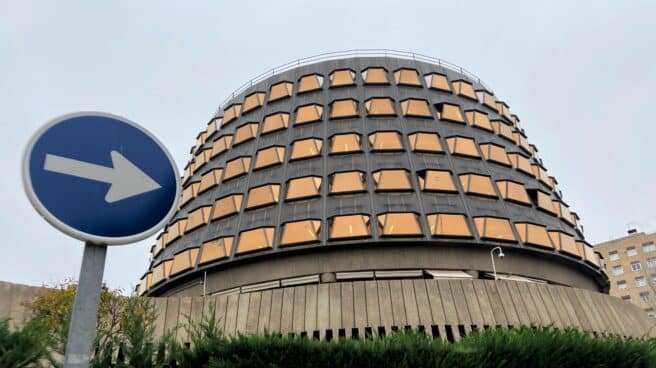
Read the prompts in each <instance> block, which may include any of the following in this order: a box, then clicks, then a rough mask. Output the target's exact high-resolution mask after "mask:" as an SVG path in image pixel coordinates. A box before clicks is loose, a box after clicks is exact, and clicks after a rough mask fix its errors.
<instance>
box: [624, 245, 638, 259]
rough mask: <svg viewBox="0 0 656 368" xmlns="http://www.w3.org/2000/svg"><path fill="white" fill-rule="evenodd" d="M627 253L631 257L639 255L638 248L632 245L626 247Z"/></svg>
mask: <svg viewBox="0 0 656 368" xmlns="http://www.w3.org/2000/svg"><path fill="white" fill-rule="evenodd" d="M626 255H627V256H629V257H635V256H637V255H638V250H636V248H635V247H630V248H627V249H626Z"/></svg>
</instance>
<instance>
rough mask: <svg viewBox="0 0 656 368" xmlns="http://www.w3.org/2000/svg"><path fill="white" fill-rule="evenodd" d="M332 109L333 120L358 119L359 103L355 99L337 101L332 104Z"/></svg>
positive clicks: (331, 116)
mask: <svg viewBox="0 0 656 368" xmlns="http://www.w3.org/2000/svg"><path fill="white" fill-rule="evenodd" d="M330 107H331V109H330V118H331V119H344V118H356V117H358V102H357V101H356V100H354V99H350V98H347V99H344V100H335V101H333V102H332V103H331V104H330Z"/></svg>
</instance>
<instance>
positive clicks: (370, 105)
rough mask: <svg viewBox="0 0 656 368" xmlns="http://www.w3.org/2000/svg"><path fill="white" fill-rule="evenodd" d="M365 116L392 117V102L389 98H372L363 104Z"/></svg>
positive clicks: (394, 112) (393, 112) (393, 113)
mask: <svg viewBox="0 0 656 368" xmlns="http://www.w3.org/2000/svg"><path fill="white" fill-rule="evenodd" d="M364 107H365V109H367V114H369V115H371V116H394V115H396V111H394V101H393V100H392V99H391V98H389V97H374V98H370V99H368V100H366V101H365V102H364Z"/></svg>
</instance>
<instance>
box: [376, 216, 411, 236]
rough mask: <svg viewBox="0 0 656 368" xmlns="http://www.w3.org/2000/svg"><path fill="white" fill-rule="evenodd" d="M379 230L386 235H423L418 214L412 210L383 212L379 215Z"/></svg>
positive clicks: (382, 234)
mask: <svg viewBox="0 0 656 368" xmlns="http://www.w3.org/2000/svg"><path fill="white" fill-rule="evenodd" d="M377 219H378V229H379V230H378V231H379V232H380V235H381V236H384V237H396V236H421V235H422V232H421V226H420V225H419V219H418V217H417V214H415V213H412V212H405V213H403V212H396V213H383V214H381V215H378V217H377Z"/></svg>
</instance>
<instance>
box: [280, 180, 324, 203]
mask: <svg viewBox="0 0 656 368" xmlns="http://www.w3.org/2000/svg"><path fill="white" fill-rule="evenodd" d="M320 190H321V177H319V176H306V177H302V178H296V179H291V180H290V181H289V182H288V183H287V197H286V199H287V200H288V201H291V200H295V199H304V198H311V197H317V196H319V195H320V194H321V192H320Z"/></svg>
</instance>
